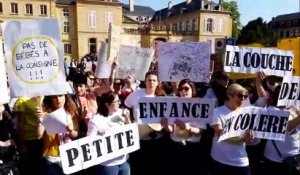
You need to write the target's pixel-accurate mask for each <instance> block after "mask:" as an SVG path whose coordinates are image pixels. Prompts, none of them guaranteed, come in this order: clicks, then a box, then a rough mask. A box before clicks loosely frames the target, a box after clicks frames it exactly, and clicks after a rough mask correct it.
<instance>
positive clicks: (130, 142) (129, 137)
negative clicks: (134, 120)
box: [125, 130, 134, 147]
mask: <svg viewBox="0 0 300 175" xmlns="http://www.w3.org/2000/svg"><path fill="white" fill-rule="evenodd" d="M132 134H133V132H132V130H129V131H125V135H126V141H127V147H130V146H132V145H134V141H133V135H132Z"/></svg>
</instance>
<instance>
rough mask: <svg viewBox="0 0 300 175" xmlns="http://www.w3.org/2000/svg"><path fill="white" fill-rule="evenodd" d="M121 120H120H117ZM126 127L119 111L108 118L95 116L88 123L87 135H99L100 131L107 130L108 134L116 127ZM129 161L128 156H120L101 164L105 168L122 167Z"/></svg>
mask: <svg viewBox="0 0 300 175" xmlns="http://www.w3.org/2000/svg"><path fill="white" fill-rule="evenodd" d="M117 119H119V120H117ZM123 125H124V122H123V120H122V110H121V109H119V110H118V111H117V112H115V113H114V114H113V115H110V116H108V117H104V116H102V115H99V114H97V115H95V116H94V117H93V118H92V120H90V121H89V123H88V131H87V135H88V136H89V135H97V134H98V130H100V129H101V130H106V132H111V131H113V129H114V128H115V127H122V126H123ZM127 159H128V154H125V155H123V156H119V157H117V158H114V159H111V160H108V161H106V162H103V163H101V165H104V166H115V165H121V164H123V163H124V162H125V161H126V160H127Z"/></svg>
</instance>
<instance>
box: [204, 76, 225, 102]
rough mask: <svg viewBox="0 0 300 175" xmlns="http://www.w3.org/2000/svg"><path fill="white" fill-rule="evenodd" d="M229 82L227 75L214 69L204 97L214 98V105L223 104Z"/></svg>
mask: <svg viewBox="0 0 300 175" xmlns="http://www.w3.org/2000/svg"><path fill="white" fill-rule="evenodd" d="M228 83H229V77H228V75H227V74H226V73H225V72H223V71H216V72H214V73H213V75H212V80H211V84H210V88H209V89H207V92H206V94H205V95H204V97H205V98H210V99H216V106H222V105H224V102H225V98H226V95H225V94H226V88H227V86H228Z"/></svg>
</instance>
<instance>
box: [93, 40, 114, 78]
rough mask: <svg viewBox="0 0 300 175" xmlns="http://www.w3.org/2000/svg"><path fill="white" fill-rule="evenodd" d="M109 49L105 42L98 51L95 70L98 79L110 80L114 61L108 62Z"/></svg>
mask: <svg viewBox="0 0 300 175" xmlns="http://www.w3.org/2000/svg"><path fill="white" fill-rule="evenodd" d="M107 47H108V45H107V44H106V43H105V42H101V43H100V44H99V49H98V53H97V54H98V61H97V67H96V70H95V76H96V77H97V78H109V77H110V74H111V66H112V63H113V61H110V60H107Z"/></svg>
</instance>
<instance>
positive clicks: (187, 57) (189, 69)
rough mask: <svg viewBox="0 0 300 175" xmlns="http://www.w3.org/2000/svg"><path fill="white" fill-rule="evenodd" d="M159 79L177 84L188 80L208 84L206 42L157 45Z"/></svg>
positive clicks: (207, 45) (208, 68)
mask: <svg viewBox="0 0 300 175" xmlns="http://www.w3.org/2000/svg"><path fill="white" fill-rule="evenodd" d="M156 52H157V59H158V60H157V61H158V74H159V79H160V80H162V81H170V82H178V81H180V80H182V79H185V78H188V79H190V80H192V81H194V82H208V81H209V77H210V76H209V72H210V44H209V43H208V42H197V43H196V42H195V43H193V42H190V43H188V42H186V43H165V42H159V43H157V50H156Z"/></svg>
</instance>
